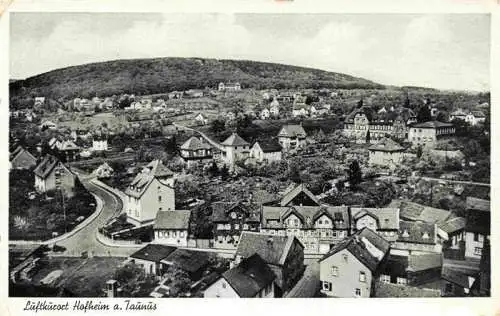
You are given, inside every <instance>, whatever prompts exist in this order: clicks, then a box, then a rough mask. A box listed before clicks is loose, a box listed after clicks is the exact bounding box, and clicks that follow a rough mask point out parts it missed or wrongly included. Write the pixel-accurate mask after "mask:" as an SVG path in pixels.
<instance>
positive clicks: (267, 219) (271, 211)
mask: <svg viewBox="0 0 500 316" xmlns="http://www.w3.org/2000/svg"><path fill="white" fill-rule="evenodd" d="M290 214H298V216H297V217H299V219H300V220H301V221H302V228H306V229H308V228H313V227H314V223H315V222H316V220H318V219H319V218H320V217H321V216H323V215H325V216H327V217H329V218H330V220H331V221H332V223H333V227H334V228H335V229H347V228H348V227H349V226H348V225H349V213H348V208H347V206H328V205H321V206H278V207H276V206H263V207H262V221H261V224H262V227H263V228H284V227H285V225H284V224H285V222H284V221H285V220H286V218H287V217H288V216H289V215H290ZM272 221H278V222H277V223H273V222H272Z"/></svg>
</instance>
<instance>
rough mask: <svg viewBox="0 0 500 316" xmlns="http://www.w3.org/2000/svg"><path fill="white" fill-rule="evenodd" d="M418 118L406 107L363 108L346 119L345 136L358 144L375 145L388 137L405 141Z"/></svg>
mask: <svg viewBox="0 0 500 316" xmlns="http://www.w3.org/2000/svg"><path fill="white" fill-rule="evenodd" d="M416 117H417V116H416V115H415V113H414V112H413V110H411V109H408V108H405V107H400V108H396V109H389V110H384V111H375V109H374V108H372V107H371V106H362V107H360V108H357V109H355V110H354V111H353V112H351V113H350V114H349V115H348V116H347V117H346V119H345V121H344V135H346V136H347V137H349V138H351V139H353V140H354V141H355V142H356V143H366V142H367V141H368V142H369V143H371V144H375V143H378V142H379V141H380V140H382V139H384V138H385V137H386V136H388V135H390V136H393V137H395V138H397V139H401V140H404V139H406V137H407V134H408V128H409V125H410V124H412V123H415V122H416V121H417V120H416Z"/></svg>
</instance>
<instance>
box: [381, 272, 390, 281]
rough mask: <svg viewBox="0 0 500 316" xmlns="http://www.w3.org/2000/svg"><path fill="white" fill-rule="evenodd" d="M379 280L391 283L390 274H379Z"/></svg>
mask: <svg viewBox="0 0 500 316" xmlns="http://www.w3.org/2000/svg"><path fill="white" fill-rule="evenodd" d="M380 282H382V283H391V276H390V275H387V274H382V275H380Z"/></svg>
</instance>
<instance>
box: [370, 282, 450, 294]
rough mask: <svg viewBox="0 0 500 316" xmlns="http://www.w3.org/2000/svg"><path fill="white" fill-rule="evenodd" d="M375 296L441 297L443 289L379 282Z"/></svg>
mask: <svg viewBox="0 0 500 316" xmlns="http://www.w3.org/2000/svg"><path fill="white" fill-rule="evenodd" d="M375 297H441V291H439V290H434V289H425V288H420V287H415V286H408V285H400V284H393V283H383V282H377V283H376V284H375Z"/></svg>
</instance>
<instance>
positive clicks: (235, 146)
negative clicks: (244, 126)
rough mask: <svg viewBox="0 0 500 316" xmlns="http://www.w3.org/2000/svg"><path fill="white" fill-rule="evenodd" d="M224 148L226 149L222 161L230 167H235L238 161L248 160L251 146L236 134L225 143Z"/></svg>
mask: <svg viewBox="0 0 500 316" xmlns="http://www.w3.org/2000/svg"><path fill="white" fill-rule="evenodd" d="M222 146H223V147H224V151H223V152H222V160H223V161H224V162H225V163H227V164H229V165H233V164H234V163H235V162H236V161H237V160H240V159H245V158H247V157H248V155H249V153H250V144H249V143H248V142H247V141H246V140H244V139H243V138H241V137H240V136H239V135H238V134H236V133H233V134H231V136H229V137H228V138H227V139H226V140H225V141H223V142H222Z"/></svg>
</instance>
